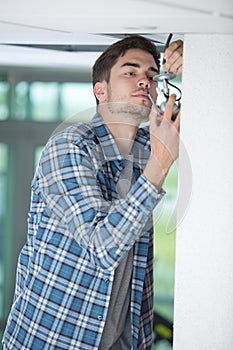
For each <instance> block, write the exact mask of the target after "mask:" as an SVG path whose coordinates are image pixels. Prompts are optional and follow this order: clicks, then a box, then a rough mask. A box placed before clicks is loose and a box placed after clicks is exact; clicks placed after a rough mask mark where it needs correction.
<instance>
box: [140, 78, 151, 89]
mask: <svg viewBox="0 0 233 350" xmlns="http://www.w3.org/2000/svg"><path fill="white" fill-rule="evenodd" d="M138 86H139V87H142V88H144V89H146V88H148V89H149V88H150V80H149V78H148V77H147V76H146V75H143V76H142V77H141V78H140V79H139V80H138Z"/></svg>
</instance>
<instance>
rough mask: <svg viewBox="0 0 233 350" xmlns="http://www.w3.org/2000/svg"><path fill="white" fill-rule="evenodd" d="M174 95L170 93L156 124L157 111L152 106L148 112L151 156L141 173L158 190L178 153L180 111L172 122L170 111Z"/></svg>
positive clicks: (174, 98)
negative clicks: (162, 117)
mask: <svg viewBox="0 0 233 350" xmlns="http://www.w3.org/2000/svg"><path fill="white" fill-rule="evenodd" d="M175 100H176V95H175V94H172V95H171V96H170V97H169V99H168V102H167V104H166V109H165V112H164V119H163V121H162V123H161V124H160V125H159V126H158V125H157V121H156V116H157V112H156V111H155V109H154V107H152V108H151V113H150V146H151V156H150V159H149V160H148V162H147V165H146V167H145V169H144V172H143V175H144V176H145V177H146V178H147V179H148V180H149V181H150V182H151V183H152V184H153V185H154V186H155V187H156V188H157V189H158V190H160V188H161V186H162V184H163V181H164V179H165V177H166V175H167V173H168V171H169V169H170V167H171V165H172V164H173V162H174V161H175V160H176V159H177V157H178V153H179V129H180V111H179V113H178V115H177V117H176V120H175V121H174V122H172V120H171V117H172V111H173V106H174V103H175Z"/></svg>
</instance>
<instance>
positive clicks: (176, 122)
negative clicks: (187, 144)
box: [173, 110, 181, 132]
mask: <svg viewBox="0 0 233 350" xmlns="http://www.w3.org/2000/svg"><path fill="white" fill-rule="evenodd" d="M180 114H181V111H180V110H179V112H178V114H177V116H176V119H175V121H174V122H173V125H174V126H175V128H176V130H177V131H178V132H180Z"/></svg>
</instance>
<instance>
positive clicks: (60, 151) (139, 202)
mask: <svg viewBox="0 0 233 350" xmlns="http://www.w3.org/2000/svg"><path fill="white" fill-rule="evenodd" d="M37 174H38V175H37V186H38V189H37V190H38V191H39V195H40V196H41V198H42V200H43V202H44V204H45V206H46V208H48V210H49V211H50V213H51V216H52V217H54V219H56V222H58V221H59V222H61V223H62V224H63V225H65V226H66V227H67V229H68V232H69V234H71V235H72V237H73V238H74V239H75V240H76V241H77V243H78V244H79V245H80V246H81V247H82V248H84V249H86V250H87V251H88V253H89V255H90V258H91V260H92V261H93V262H94V263H95V264H97V265H98V266H100V267H101V268H103V269H109V270H111V269H115V268H116V267H117V265H118V264H119V261H120V260H121V259H122V258H123V256H124V255H125V253H126V252H127V251H128V250H129V249H130V248H131V247H132V246H133V244H134V243H135V241H136V240H137V239H138V238H139V237H140V235H142V234H143V233H145V232H144V231H143V229H144V226H145V225H146V223H147V221H148V218H149V217H151V215H152V211H153V209H154V207H155V206H156V205H157V204H158V202H159V201H160V199H161V198H162V197H163V195H164V191H163V190H162V191H161V192H160V193H158V191H157V189H156V188H155V187H154V186H153V185H152V184H151V183H150V182H149V181H148V180H147V179H146V178H145V177H144V176H142V175H141V176H139V178H138V179H137V181H136V182H135V183H134V185H133V186H132V188H131V190H130V191H129V192H128V194H127V196H126V197H125V198H123V199H117V200H114V201H108V200H106V199H105V198H104V197H103V194H102V191H101V188H100V185H99V183H98V180H97V176H96V166H95V164H94V160H93V159H92V157H91V156H90V155H89V153H88V151H87V149H85V147H79V146H78V145H77V144H74V143H72V142H67V141H66V140H63V139H60V140H59V139H57V140H56V142H52V143H50V145H49V146H48V147H46V149H45V151H44V154H43V156H42V158H41V161H40V166H39V168H38V172H37Z"/></svg>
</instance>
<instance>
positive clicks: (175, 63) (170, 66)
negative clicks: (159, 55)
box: [163, 51, 183, 72]
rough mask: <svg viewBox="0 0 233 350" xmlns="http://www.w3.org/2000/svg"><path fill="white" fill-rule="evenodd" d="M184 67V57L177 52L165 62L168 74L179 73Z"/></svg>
mask: <svg viewBox="0 0 233 350" xmlns="http://www.w3.org/2000/svg"><path fill="white" fill-rule="evenodd" d="M182 65H183V56H182V54H181V53H178V52H177V51H176V52H175V53H174V54H173V55H172V56H171V57H170V58H169V59H168V60H167V61H166V62H165V64H164V67H163V68H164V70H165V71H168V72H177V71H178V69H180V68H181V67H182Z"/></svg>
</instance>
